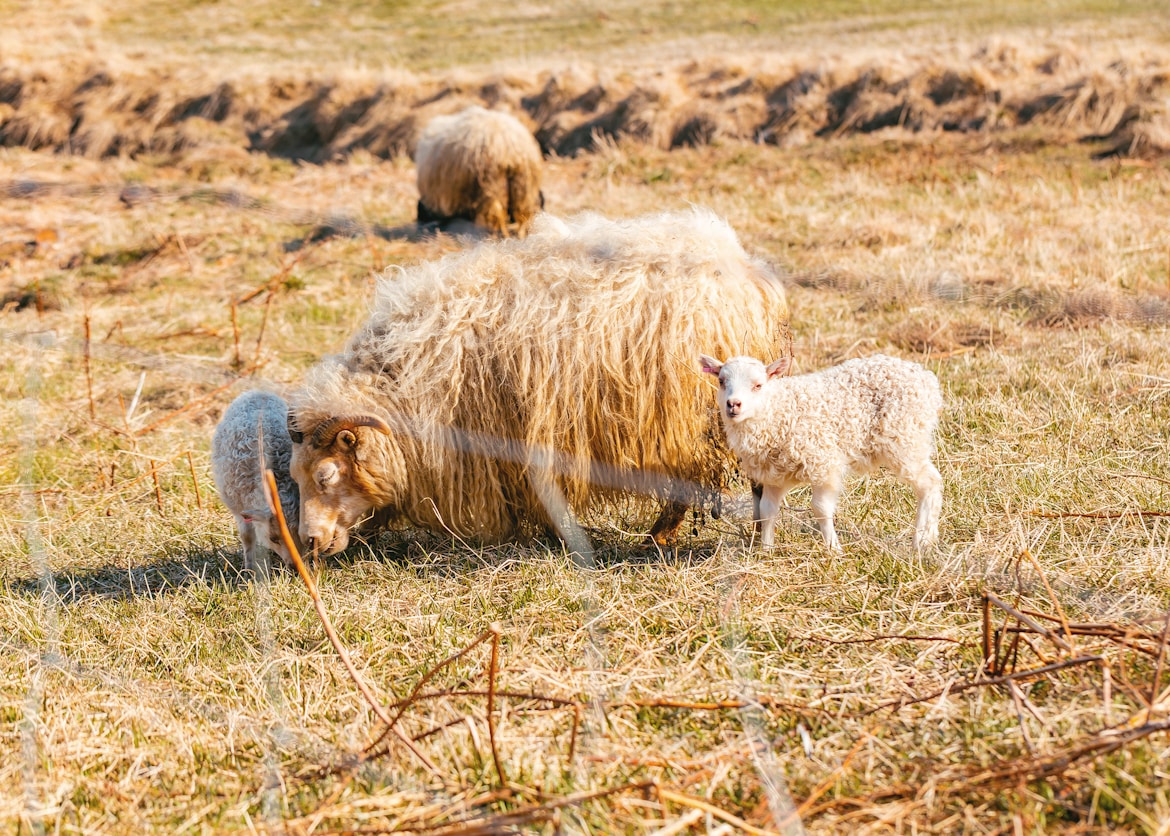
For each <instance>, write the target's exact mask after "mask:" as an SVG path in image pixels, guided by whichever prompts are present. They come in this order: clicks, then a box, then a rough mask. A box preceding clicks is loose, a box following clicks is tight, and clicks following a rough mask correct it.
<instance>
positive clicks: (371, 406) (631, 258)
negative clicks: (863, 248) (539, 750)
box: [289, 210, 791, 554]
mask: <svg viewBox="0 0 1170 836" xmlns="http://www.w3.org/2000/svg"><path fill="white" fill-rule="evenodd" d="M706 345H715V346H719V347H721V348H722V349H723V350H727V351H729V352H735V351H756V352H758V353H763V352H765V351H766V352H768V353H770V354H773V355H779V356H785V355H787V354H788V353H789V352H790V351H791V337H790V335H789V331H788V307H787V304H786V302H785V296H784V290H783V287H782V286H781V284H780V282H779V281H778V280H777V279H776V277H775V276H774V275H773V273H772V271H771V270H770V269H769V268H768V267H767V266H766V265H764V264H763V263H761V262H759V261H757V260H755V259H753V258H751V257H749V256H748V255H747V254H746V253H745V252H744V250H743V248H742V247H741V246H740V243H739V241H738V240H737V239H736V236H735V233H734V232H733V231H732V230H731V228H730V227H729V226H728V225H727V223H726V222H724V221H723V220H721V219H719V218H717V217H716V216H715V215H713V214H711V213H710V212H706V211H701V210H694V211H687V212H680V213H675V214H661V215H651V216H646V217H642V218H636V219H631V220H625V221H610V220H606V219H604V218H602V217H599V216H597V215H583V216H580V217H577V218H574V219H571V220H569V221H567V222H562V221H559V220H555V219H553V218H550V217H549V216H547V215H541V216H540V217H539V218H538V219H537V220H536V222H535V224H534V226H533V230H532V233H531V234H530V235H529V236H528V237H527V238H526V239H523V240H517V239H511V240H504V241H485V242H483V243H481V244H479V245H478V246H477V247H475V248H473V249H471V250H467V251H464V252H461V253H455V254H452V255H448V256H446V257H445V258H442V259H440V260H438V261H433V262H429V263H423V264H419V265H415V266H413V267H410V268H407V269H399V270H398V271H397V273H390V274H388V275H386V276H384V277H383V278H382V279H381V280H380V281H379V282H378V288H377V294H376V299H375V303H374V310H373V312H372V314H371V315H370V318H369V320H368V321H367V322H366V324H365V325H364V326H363V327H362V328H361V329H360V330H359V331H358V333H357V334H355V335H354V336H353V337H352V338H351V339H350V341H349V344H348V346H347V347H346V349H345V351H344V352H343V353H342V354H340V355H339V356H335V357H331V358H327V359H325V360H324V361H322V362H321V363H319V364H318V365H317V366H315V367H314V368H312V369H310V370H309V371H308V373H307V374H306V378H305V380H304V382H303V384H302V385H301V386H300V388H298V389H297V390H295V391H294V392H293V393H292V394H291V395H290V397H289V401H290V404H291V406H292V409H291V412H290V415H289V422H290V430H291V432H292V435H293V441H294V445H293V456H292V463H291V470H292V474H293V477H294V478H295V479H296V480H297V482H298V484H299V485H300V489H301V536H302V539H303V540H304V541H305V542H306V543H307V544H309V546H310V548H311V547H313V545H316V546H317V547H319V548H320V549H321V551H322V552H323V553H325V554H331V553H333V552H336V551H339V550H341V549H343V548H344V547H345V545H346V543H347V540H348V534H347V532H346V530H347V529H348V528H349V527H350V526H351V525H353V524H354V523H355V522H356V521H358V520H359V519H360V518H361V517H362V516H363V515H365V514H367V513H368V512H370V511H371V510H374V509H381V510H383V511H386V515H387V517H388V518H390V519H394V518H399V519H405V520H407V521H409V522H411V523H413V524H415V525H419V526H423V527H426V528H431V529H436V530H449V531H452V532H454V533H456V534H458V535H460V536H471V537H476V538H479V539H480V540H483V541H500V540H504V539H510V538H514V537H516V536H519V535H521V534H522V533H524V532H525V531H528V532H531V531H532V530H533V527H534V526H535V527H537V528H544V529H545V530H548V529H550V528H556V522H557V521H558V520H557V519H555V518H556V517H557V514H559V513H561V512H560V511H554V512H550V511H547V510H546V508H547V507H548V506H549V497H550V496H554V497H555V494H554V493H553V492H551V491H550V488H551V487H553V486H555V487H557V488H559V489H560V491H561V492H562V493H563V496H564V499H565V501H567V503H568V505H569V508H573V509H577V510H581V509H584V508H585V507H587V506H588V504H589V503H590V502H591V501H592V500H596V499H600V498H605V497H612V496H614V495H615V494H617V493H621V492H623V491H630V490H636V491H638V492H639V493H642V494H648V495H653V496H654V497H656V498H658V499H660V500H664V501H665V508H664V510H663V512H662V515H661V516H660V517H659V519H658V521H657V522H656V523H655V525H654V527H653V528H652V529H651V531H650V534H651V536H652V537H653V538H654V540H655V542H657V543H659V544H660V545H665V544H668V543H670V542H671V541H672V540H673V538H674V535H675V532H676V531H677V529H678V527H679V525H680V524H681V523H682V521H683V519H684V517H685V514H686V510H687V508H688V507H689V506H693V505H696V504H699V503H701V502H704V501H707V500H710V499H712V498H713V497H714V496H715V495H717V494H718V493H719V492H720V490H721V489H722V488H723V486H724V485H725V484H726V481H727V480H728V478H730V477H731V475H732V474H734V473H735V457H734V456H733V455H732V454H731V453H730V452H729V451H728V450H727V448H726V445H725V444H724V442H723V437H722V435H723V434H722V432H721V431H720V429H719V419H718V417H717V416H716V410H714V409H713V408H712V406H711V403H710V400H709V398H708V397H707V396H706V394H705V389H706V387H705V386H704V385H703V382H702V381H701V380H699V379H697V378H696V377H694V376H693V375H688V374H686V373H685V369H686V366H687V365H688V364H689V359H688V358H691V357H694V356H695V355H696V354H698V351H699V348H700V347H701V346H706Z"/></svg>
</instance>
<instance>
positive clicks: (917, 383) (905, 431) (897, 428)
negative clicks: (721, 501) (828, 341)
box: [699, 354, 942, 550]
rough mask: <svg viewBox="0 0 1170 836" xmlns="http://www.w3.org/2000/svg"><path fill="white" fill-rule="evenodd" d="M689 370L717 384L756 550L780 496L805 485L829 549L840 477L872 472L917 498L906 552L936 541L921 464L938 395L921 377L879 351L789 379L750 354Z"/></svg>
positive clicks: (934, 505)
mask: <svg viewBox="0 0 1170 836" xmlns="http://www.w3.org/2000/svg"><path fill="white" fill-rule="evenodd" d="M699 363H700V365H701V367H702V369H703V371H704V372H707V373H708V374H713V375H716V376H717V377H718V378H719V411H720V414H721V415H722V416H723V426H724V429H725V430H726V432H727V441H728V443H729V444H730V445H731V449H732V450H734V451H735V453H736V454H737V455H738V456H739V459H740V464H741V465H742V467H743V470H744V472H745V473H746V474H747V475H748V476H750V477H751V478H752V479H754V480H755V481H757V482H759V483H761V484H762V485H763V496H762V497H761V498H760V509H759V518H760V520H761V522H762V523H763V537H762V539H763V543H764V545H765V546H771V545H772V544H773V542H774V538H775V531H776V513H777V511H778V510H779V508H780V504H781V503H782V502H783V500H784V495H785V494H786V493H788V491H789V490H790V489H792V488H794V487H796V486H797V485H800V484H810V485H812V509H813V515H814V516H815V517H816V519H817V523H818V524H819V526H820V529H821V534H822V535H823V536H824V538H825V544H826V545H827V546H828V547H829V548H831V549H834V550H839V549H840V548H841V545H840V542H839V541H838V539H837V532H836V531H835V530H834V528H833V511H834V510H835V509H836V506H837V497H838V496H839V494H840V493H841V487H842V482H843V480H844V477H845V475H846V473H847V472H849V471H851V470H853V471H861V472H865V471H869V470H873V469H876V468H877V467H878V466H885V467H887V468H889V469H890V470H891V471H893V472H894V474H895V475H896V476H898V477H899V478H900V479H902V480H903V481H905V482H907V483H909V484H910V486H911V487H912V488H914V493H915V494H916V495H917V496H918V516H917V519H916V521H915V524H914V545H915V547H916V548H918V547H922V546H925V545H927V544H928V543H931V542H934V541H935V540H936V539H937V538H938V514H939V511H940V510H941V508H942V477H941V476H940V475H939V472H938V470H937V469H936V468H935V466H934V465H933V464H931V462H930V457H931V455H932V454H933V453H934V431H935V429H936V428H937V427H938V413H939V410H940V409H941V408H942V394H941V393H940V391H939V386H938V379H937V378H936V377H935V376H934V375H933V374H932V373H931V372H930V371H928V370H927V369H924V368H923V367H922V366H920V365H918V364H917V363H909V362H907V361H905V360H898V359H896V358H894V357H886V356H883V355H880V354H879V355H875V356H873V357H867V358H865V359H861V360H849V361H848V362H845V363H842V364H841V365H839V366H834V367H833V368H831V369H825V370H823V371H820V372H815V373H813V374H805V375H799V376H797V377H784V375H785V374H786V373H787V371H788V368H789V364H790V359H789V358H788V357H782V358H780V359H779V360H777V361H775V362H774V363H772V364H771V365H769V366H767V367H765V366H764V364H763V363H762V362H760V361H759V360H756V359H755V358H752V357H732V358H731V359H730V360H728V361H727V362H726V363H720V362H719V361H718V360H715V359H712V358H711V357H708V356H706V355H701V356H700V358H699Z"/></svg>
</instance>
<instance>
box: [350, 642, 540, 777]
mask: <svg viewBox="0 0 1170 836" xmlns="http://www.w3.org/2000/svg"><path fill="white" fill-rule="evenodd" d="M489 638H491V630H484V631H483V632H482V633H480V634H479V636H478V638H476V639H475V641H473V642H472V643H471V644H469V645H467V646H466V647H464V648H463V649H462V650H460V651H459V652H458V653H454V654H452V655H451V656H448V657H447V658H446V659H444V660H443V661H442V662H439V664H437V665H435V666H434V667H432V668H431V669H430V670H429V671H427V672H426V673H425V674H423V676H422V678H421V679H419V681H418V682H416V683H415V685H414V689H413V690H412V691H411V692H410V695H409V696H407V697H406V699H402V700H398V701H397V702H392V703H390V704H389V705H388V706H386V707H387V709H389V710H391V711H395V714H394V717H393V718H391V719H390V721H389V722H388V723H387V728H385V729H383V730H382V733H381V734H380V735H378V736H377V737H376V738H375V739H374V740H373V742H371V743H369V744H367V746H366V747H365V749H364V751H365V753H366V755H367V756H369V755H370V754H371V753H372V752H373V750H374V748H375V747H377V746H378V745H379V744H380V743H381V742H382V741H383V740H385V739H386V735H387V734H389V732H390V730H391V729H392V728H394V726H395V725H397V724H398V721H399V719H401V717H402V715H403V714H404V713H405V712H406V710H407V709H408V708H410V706H411V705H413V704H414V703H415V702H417V701H419V700H423V699H434V698H436V697H440V696H478V695H479V694H478V693H475V692H466V693H458V692H454V691H451V692H440V693H436V694H428V695H423V696H420V695H419V692H420V691H421V690H422V688H423V686H424V685H426V684H427V683H428V682H429V681H430V680H431V679H432V678H433V677H434V676H435V675H436V674H437V673H438V672H439V671H441V670H442V669H443V668H445V667H447V665H450V664H452V663H453V662H457V661H458V660H460V659H462V658H463V657H464V656H466V655H467V654H468V653H470V652H471V651H472V650H474V649H475V648H476V647H478V646H479V645H481V644H483V643H484V642H485V641H487V640H488V639H489ZM533 699H543V698H541V697H537V696H535V695H533Z"/></svg>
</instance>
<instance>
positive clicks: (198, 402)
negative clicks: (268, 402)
mask: <svg viewBox="0 0 1170 836" xmlns="http://www.w3.org/2000/svg"><path fill="white" fill-rule="evenodd" d="M263 365H264V364H263V363H255V364H253V365H252V366H251V367H250V368H249V369H248V370H247V371H244V372H241V373H240V375H239V377H234V378H232V379H231V380H229V381H228V382H227V383H225V384H223V385H222V386H217V387H216V388H214V389H212V390H211V391H210V392H208V393H207V394H206V395H203V396H202V397H199V398H196V399H195V400H193V401H190V402H189V403H187V404H186V405H185V406H182V407H180V408H179V409H176V410H175V411H174V412H171V413H169V414H167V415H164V416H162V417H161V418H159V419H158V420H157V421H153V422H152V423H150V424H147V425H146V426H145V427H143V428H142V429H140V430H137V431H132V432H130V433H129V434H130V435H132V436H135V437H137V436H141V435H146V434H147V433H149V432H153V431H154V430H156V429H158V428H159V427H161V426H163V425H164V424H169V423H170V422H171V421H174V420H175V419H176V418H179V417H181V416H183V415H186V414H187V413H189V412H191V411H192V410H194V409H197V408H199V407H202V406H204V405H206V404H207V403H208V402H209V401H211V400H213V399H214V398H215V397H216V396H217V395H219V394H220V393H221V392H223V391H225V390H227V389H230V388H231V387H233V386H235V385H236V383H238V382H239V379H240V378H242V377H247V376H248V375H250V374H252V373H254V372H256V371H257V370H259V369H260V368H261V367H262V366H263Z"/></svg>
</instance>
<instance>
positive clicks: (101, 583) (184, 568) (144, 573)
mask: <svg viewBox="0 0 1170 836" xmlns="http://www.w3.org/2000/svg"><path fill="white" fill-rule="evenodd" d="M278 562H279V560H278ZM251 577H252V576H251V574H250V573H248V572H246V571H244V569H243V559H242V558H241V556H240V554H239V552H238V551H237V550H222V549H200V550H194V551H191V552H187V553H183V554H178V555H171V556H168V557H164V558H159V559H153V560H151V561H150V562H148V563H139V564H134V563H130V564H126V563H122V564H120V565H118V564H113V563H107V564H105V565H104V566H96V567H85V568H68V567H66V568H63V569H60V570H57V571H55V572H52V573H50V577H49V578H48V579H47V580H48V583H49V584H50V587H51V588H52V589H54V591H55V592H56V593H57V596H58V598H59V600H60V601H61V603H63V604H76V603H80V602H82V601H85V600H93V599H109V600H116V599H129V598H157V597H160V596H163V595H171V594H174V593H176V592H178V591H180V590H182V589H184V588H186V587H189V586H193V585H197V584H201V585H204V586H211V587H220V588H226V589H232V588H237V587H241V586H244V585H245V584H247V583H248V582H249V580H251ZM45 583H46V579H45V578H43V577H38V576H36V575H32V576H24V577H18V578H15V579H14V580H13V581H12V584H11V589H12V591H13V592H14V593H16V594H18V595H23V596H30V597H32V596H38V595H42V594H44V588H45Z"/></svg>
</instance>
